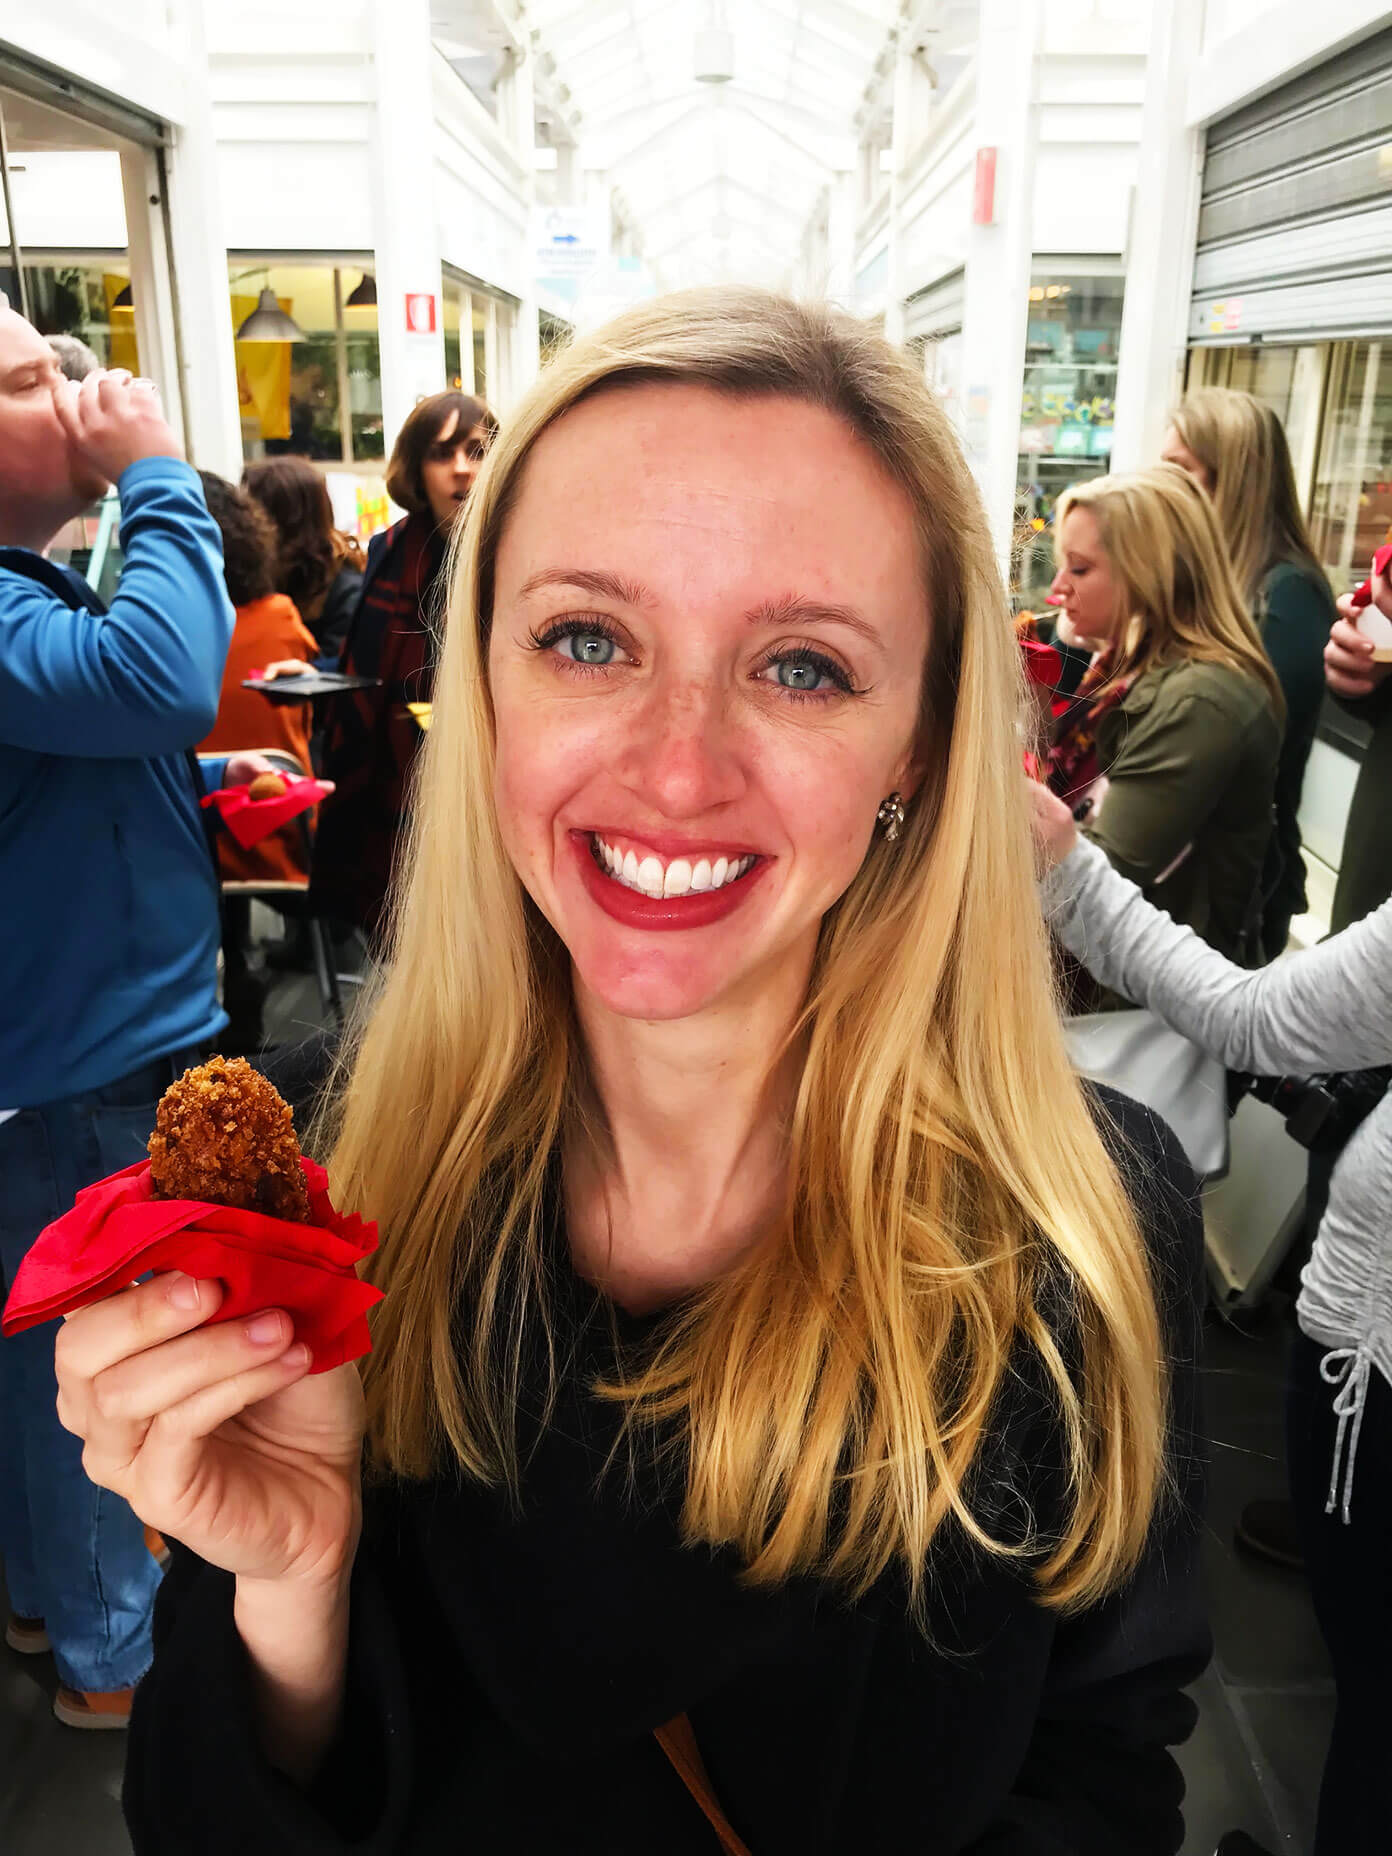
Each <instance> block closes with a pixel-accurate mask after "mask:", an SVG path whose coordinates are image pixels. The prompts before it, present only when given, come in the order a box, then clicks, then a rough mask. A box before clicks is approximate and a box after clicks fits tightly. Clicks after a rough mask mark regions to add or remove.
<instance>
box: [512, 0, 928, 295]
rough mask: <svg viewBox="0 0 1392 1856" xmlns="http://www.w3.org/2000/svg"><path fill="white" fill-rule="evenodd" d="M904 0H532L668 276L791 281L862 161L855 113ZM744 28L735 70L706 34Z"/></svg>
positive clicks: (591, 158) (595, 147)
mask: <svg viewBox="0 0 1392 1856" xmlns="http://www.w3.org/2000/svg"><path fill="white" fill-rule="evenodd" d="M898 13H899V3H898V0H733V3H732V4H730V5H729V6H728V7H725V6H721V5H718V4H716V5H714V6H712V5H708V4H700V3H698V4H697V5H695V6H693V5H691V4H690V0H528V6H527V19H528V22H529V23H530V25H531V26H533V27H534V28H535V29H536V32H537V42H538V44H539V46H540V47H542V48H543V49H544V50H545V51H546V52H549V53H550V54H551V56H552V57H553V58H554V59H555V71H556V76H557V78H558V79H559V80H560V81H561V82H562V83H564V84H565V85H566V86H567V87H568V89H569V91H570V93H571V97H572V100H573V102H574V104H575V106H576V107H577V108H578V110H579V111H580V113H581V115H580V125H579V129H580V141H581V148H582V154H583V158H584V161H585V164H586V166H592V167H598V168H603V169H604V170H606V172H607V173H608V176H609V179H610V180H611V181H612V183H613V184H614V185H615V186H617V187H619V188H620V189H621V190H622V192H623V195H624V198H625V200H626V201H627V203H628V206H629V207H630V209H631V211H632V215H633V217H634V219H635V220H636V221H637V224H638V226H639V227H640V228H641V231H642V235H643V242H644V255H645V257H646V258H647V259H648V261H649V263H650V264H651V265H652V268H653V271H654V273H655V275H656V278H657V281H658V282H659V284H660V285H662V286H664V287H668V288H673V287H676V286H678V285H680V284H683V283H693V282H701V281H710V280H713V279H718V278H723V277H738V278H742V279H745V280H747V281H750V282H757V281H762V282H770V283H773V282H777V281H778V280H779V279H780V278H781V277H782V276H783V275H784V273H785V272H786V271H787V269H788V267H789V266H790V265H791V264H792V263H793V261H794V260H795V259H796V256H797V251H798V245H799V241H800V238H801V235H802V231H803V228H804V226H805V224H806V221H807V219H808V217H809V215H810V213H811V212H812V209H813V207H814V206H815V204H816V200H817V196H818V194H819V192H820V191H821V189H822V187H823V186H824V185H825V184H826V182H827V180H828V179H829V178H830V177H831V175H832V174H833V173H834V172H836V171H837V170H838V169H846V168H849V167H851V166H852V165H853V163H854V151H855V130H854V117H855V112H856V110H857V108H858V106H859V104H860V102H861V99H862V97H863V95H864V91H865V86H866V83H867V81H868V79H869V77H870V74H871V70H872V68H873V66H874V64H875V61H876V59H877V58H878V57H879V55H880V52H881V51H882V50H883V48H884V44H885V38H886V34H887V32H888V29H889V27H890V25H891V24H892V23H893V21H894V19H895V18H896V17H897V16H898ZM710 26H720V27H723V28H725V29H727V30H728V31H729V33H730V35H731V38H732V40H733V51H734V59H733V64H734V73H733V77H732V78H731V80H730V81H729V82H727V83H706V82H701V81H699V80H698V79H697V77H696V40H697V35H698V33H699V32H701V31H702V30H703V29H705V28H708V27H710Z"/></svg>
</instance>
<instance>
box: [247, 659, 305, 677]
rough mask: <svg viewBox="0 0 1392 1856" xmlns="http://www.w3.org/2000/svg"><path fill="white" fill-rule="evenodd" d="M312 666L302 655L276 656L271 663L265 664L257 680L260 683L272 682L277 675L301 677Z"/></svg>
mask: <svg viewBox="0 0 1392 1856" xmlns="http://www.w3.org/2000/svg"><path fill="white" fill-rule="evenodd" d="M313 668H314V666H313V665H312V664H309V663H306V662H305V660H304V658H302V657H278V658H277V659H276V661H275V662H274V663H273V664H267V666H266V668H265V669H264V670H263V671H262V672H261V674H260V679H259V680H260V681H261V682H262V683H274V682H275V680H276V678H277V677H302V676H303V675H304V674H305V672H306V671H307V670H312V669H313Z"/></svg>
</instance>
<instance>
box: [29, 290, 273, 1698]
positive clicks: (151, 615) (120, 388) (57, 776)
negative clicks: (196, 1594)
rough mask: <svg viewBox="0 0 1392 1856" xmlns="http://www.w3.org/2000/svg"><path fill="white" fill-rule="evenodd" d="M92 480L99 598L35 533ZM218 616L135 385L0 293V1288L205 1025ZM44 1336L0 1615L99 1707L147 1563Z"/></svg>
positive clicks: (193, 512)
mask: <svg viewBox="0 0 1392 1856" xmlns="http://www.w3.org/2000/svg"><path fill="white" fill-rule="evenodd" d="M2 303H3V298H0V304H2ZM113 482H114V483H116V484H117V486H118V488H119V491H120V497H121V510H122V521H121V545H122V548H123V550H124V554H125V570H124V572H123V574H122V576H121V581H120V585H119V588H118V590H117V593H116V596H115V599H114V601H113V603H112V606H111V608H110V610H109V611H107V610H105V609H104V608H103V606H102V603H101V601H100V600H99V599H97V597H96V596H95V595H94V594H93V593H92V592H91V591H90V590H89V589H88V588H87V587H86V586H85V585H84V584H83V583H82V582H81V581H80V580H78V579H77V577H76V576H75V575H71V574H69V573H68V572H67V571H66V570H65V569H62V568H59V567H56V566H54V565H53V564H52V563H51V562H49V561H47V560H45V559H44V558H43V554H42V550H43V549H44V548H46V547H47V546H48V545H49V543H50V542H51V541H52V539H53V537H54V535H55V534H56V533H57V532H58V530H59V529H60V528H61V527H62V526H63V524H64V523H65V522H67V521H69V520H70V519H71V518H72V517H73V516H75V515H76V514H78V513H79V512H80V511H81V510H82V509H83V508H85V507H86V506H87V505H88V504H89V503H90V502H91V501H92V499H93V497H94V496H97V495H100V494H101V493H102V491H103V490H104V489H105V488H106V486H107V484H108V483H113ZM231 635H232V608H231V606H230V604H229V602H228V598H227V593H226V590H225V588H224V585H223V577H222V543H221V538H220V536H219V533H218V530H217V528H216V527H215V525H214V524H213V521H212V519H211V518H210V516H209V515H208V512H207V509H206V507H205V505H204V502H203V494H202V490H201V487H200V485H199V482H198V477H197V475H196V473H195V472H194V471H193V470H192V469H190V467H189V466H188V465H187V464H185V463H184V462H183V461H182V459H181V457H180V455H179V445H178V442H177V441H176V439H175V437H174V435H173V433H172V432H171V431H170V429H169V427H168V425H167V424H166V423H165V420H164V417H163V414H162V413H161V411H160V407H159V401H158V399H157V397H156V395H155V393H154V391H153V389H151V388H150V386H149V385H148V383H145V382H141V381H133V380H131V379H130V377H129V376H128V375H125V374H123V373H99V374H93V375H91V376H90V377H89V378H88V379H87V380H85V381H83V382H82V383H81V385H80V386H79V385H78V384H77V383H76V382H72V381H65V380H64V379H63V377H62V375H61V373H60V371H59V366H58V361H57V357H56V356H55V355H54V353H53V351H52V349H51V348H50V347H49V346H48V344H47V343H46V342H45V341H44V339H43V337H42V336H41V335H39V334H38V332H37V331H36V330H35V329H33V328H31V326H30V325H29V324H28V323H27V322H26V321H24V320H23V318H22V317H20V316H17V315H15V313H14V312H13V311H12V310H10V309H8V308H4V307H0V894H2V895H3V900H0V1289H4V1290H7V1289H8V1285H9V1283H10V1282H12V1281H13V1279H14V1274H15V1271H16V1270H17V1269H18V1267H19V1264H20V1261H21V1260H22V1258H23V1256H24V1253H25V1251H26V1250H27V1249H28V1247H29V1245H30V1244H31V1243H32V1242H33V1240H34V1238H35V1237H36V1236H37V1234H38V1232H39V1231H40V1230H41V1229H42V1228H43V1226H44V1225H46V1224H48V1223H49V1222H50V1221H51V1220H52V1219H53V1218H55V1217H57V1216H58V1215H59V1214H60V1213H62V1212H64V1211H66V1210H67V1209H68V1207H69V1206H70V1205H71V1204H72V1202H73V1198H74V1195H75V1194H76V1193H77V1192H78V1191H79V1189H80V1188H81V1187H83V1186H86V1185H89V1184H90V1183H91V1182H92V1181H93V1180H94V1179H98V1178H101V1177H102V1176H103V1175H105V1174H107V1173H112V1172H115V1171H116V1170H117V1169H118V1168H121V1167H125V1166H129V1165H130V1164H131V1163H132V1162H134V1161H136V1160H139V1159H141V1158H142V1157H143V1154H144V1148H145V1141H146V1138H147V1136H148V1134H149V1131H150V1128H151V1125H152V1118H153V1113H154V1104H155V1102H156V1100H157V1099H158V1097H159V1096H160V1094H161V1093H162V1092H163V1090H164V1088H165V1086H166V1085H167V1084H168V1083H169V1082H170V1081H171V1079H172V1078H173V1077H175V1076H178V1075H180V1074H181V1073H182V1071H183V1070H184V1069H185V1068H186V1067H187V1066H188V1065H189V1064H190V1063H194V1062H198V1061H201V1059H202V1058H203V1057H204V1056H205V1055H206V1054H207V1051H208V1049H209V1047H210V1045H211V1043H212V1040H213V1038H214V1037H215V1036H216V1034H217V1032H218V1031H219V1030H220V1029H221V1028H222V1026H223V1024H224V1023H225V1022H226V1020H225V1018H224V1015H223V1013H222V1011H221V1009H220V1007H219V1005H218V1000H217V985H216V979H217V975H216V962H217V948H218V895H217V879H216V875H215V872H214V869H213V865H212V861H211V858H210V855H209V849H208V843H207V839H206V837H205V835H204V830H203V822H202V819H203V815H202V814H201V813H200V810H199V803H198V802H199V800H200V798H201V797H202V784H201V777H200V775H199V772H198V766H197V762H196V761H195V760H194V759H193V757H192V755H191V754H190V752H189V750H190V749H191V747H192V745H193V744H194V743H195V742H197V741H200V740H202V738H203V737H204V736H205V735H206V734H207V733H208V731H209V730H210V729H211V727H212V724H213V718H214V716H215V714H216V712H217V704H218V694H219V690H220V687H221V680H222V671H223V664H224V660H225V658H226V655H227V646H228V642H229V640H230V638H231ZM241 758H242V759H243V760H246V759H247V757H241ZM250 771H251V769H250V767H249V766H247V765H240V764H239V765H233V764H228V765H227V766H226V767H225V768H224V769H221V770H220V772H221V777H223V778H225V779H228V780H238V779H245V778H246V777H248V773H249V772H250ZM53 1335H54V1330H53V1328H52V1327H51V1326H45V1327H41V1328H37V1329H33V1330H31V1331H30V1332H28V1333H25V1334H21V1335H18V1336H16V1337H15V1338H14V1339H13V1340H0V1556H3V1560H4V1571H5V1582H6V1585H7V1587H8V1590H9V1597H10V1603H11V1606H12V1610H13V1613H14V1615H12V1616H11V1618H10V1622H9V1627H8V1629H7V1631H6V1637H7V1640H8V1641H9V1643H10V1644H11V1646H12V1647H13V1648H15V1649H19V1650H26V1651H32V1652H35V1653H39V1652H42V1651H44V1650H46V1649H48V1648H49V1647H50V1645H51V1647H52V1650H53V1654H54V1657H55V1660H56V1663H57V1668H58V1676H59V1681H60V1683H61V1685H62V1686H61V1687H60V1689H59V1691H58V1697H57V1700H56V1701H55V1704H54V1711H55V1713H57V1715H58V1717H59V1719H60V1720H64V1721H67V1722H68V1723H69V1724H70V1725H74V1726H115V1727H120V1726H124V1725H125V1722H126V1717H127V1714H128V1712H129V1704H130V1691H131V1689H132V1687H133V1685H134V1684H135V1683H136V1682H137V1681H138V1680H139V1678H140V1676H141V1675H142V1674H143V1673H144V1671H145V1668H146V1667H147V1665H148V1663H149V1661H150V1654H151V1650H150V1611H151V1605H152V1602H153V1598H154V1593H155V1588H156V1586H157V1584H158V1580H159V1570H158V1567H157V1566H156V1565H155V1562H154V1560H153V1559H152V1558H151V1557H150V1554H149V1552H148V1551H147V1549H146V1546H145V1543H144V1536H143V1530H142V1528H141V1526H140V1523H139V1522H138V1521H137V1520H136V1518H135V1516H134V1515H133V1514H132V1513H131V1511H130V1510H129V1509H128V1508H127V1507H126V1506H125V1505H124V1504H123V1503H120V1502H116V1501H113V1499H112V1498H111V1496H110V1495H108V1494H105V1493H103V1492H101V1491H99V1490H97V1489H96V1488H94V1487H93V1486H92V1485H91V1484H90V1483H89V1482H88V1481H87V1479H86V1477H85V1476H84V1475H83V1472H82V1457H81V1445H80V1443H79V1441H78V1440H77V1438H75V1437H72V1436H70V1435H69V1434H68V1433H67V1432H66V1431H65V1430H63V1429H62V1427H61V1426H60V1424H59V1422H58V1418H57V1414H56V1412H55V1409H54V1399H55V1381H54V1373H53Z"/></svg>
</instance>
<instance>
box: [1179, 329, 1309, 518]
mask: <svg viewBox="0 0 1392 1856" xmlns="http://www.w3.org/2000/svg"><path fill="white" fill-rule="evenodd" d="M1329 352H1330V344H1328V343H1318V344H1316V343H1307V344H1305V345H1304V346H1302V347H1298V348H1286V347H1279V346H1276V345H1273V344H1271V343H1265V342H1244V343H1243V344H1241V345H1240V346H1236V345H1235V346H1231V347H1226V348H1196V349H1193V350H1192V351H1191V353H1190V357H1189V374H1188V379H1187V382H1186V385H1187V386H1189V387H1235V388H1237V389H1238V390H1240V391H1241V392H1243V393H1250V394H1251V395H1252V397H1253V399H1258V400H1260V401H1261V402H1262V404H1263V405H1264V406H1269V407H1270V408H1271V410H1272V412H1274V413H1275V415H1276V417H1277V418H1278V419H1279V420H1280V421H1281V424H1282V425H1283V426H1284V427H1285V430H1286V442H1287V444H1288V445H1289V446H1290V454H1291V466H1292V468H1293V470H1294V472H1295V481H1296V486H1297V488H1298V489H1299V491H1300V498H1301V501H1302V503H1305V504H1308V502H1309V498H1310V492H1311V488H1312V483H1313V476H1314V469H1315V459H1316V455H1317V452H1318V447H1319V436H1320V409H1321V405H1322V403H1323V398H1324V370H1325V366H1326V362H1327V359H1328V355H1329Z"/></svg>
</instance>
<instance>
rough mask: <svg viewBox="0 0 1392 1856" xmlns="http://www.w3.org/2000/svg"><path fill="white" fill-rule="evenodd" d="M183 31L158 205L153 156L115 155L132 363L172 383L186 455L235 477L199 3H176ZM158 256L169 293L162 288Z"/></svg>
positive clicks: (236, 424) (236, 440)
mask: <svg viewBox="0 0 1392 1856" xmlns="http://www.w3.org/2000/svg"><path fill="white" fill-rule="evenodd" d="M185 29H186V31H187V34H188V40H187V66H186V76H185V84H186V89H185V93H184V94H185V98H186V102H187V110H186V113H185V117H184V120H183V121H182V122H181V123H178V124H176V125H174V126H173V128H172V129H171V133H170V146H169V148H168V150H167V152H166V154H165V157H164V172H165V183H166V190H167V194H168V199H167V202H166V201H165V200H164V199H162V198H161V197H160V186H159V168H160V164H159V162H158V161H157V160H156V159H155V158H154V156H153V155H151V154H147V152H146V151H145V150H143V149H138V150H133V151H132V152H131V153H130V154H129V155H123V156H122V161H121V182H122V187H123V189H124V192H125V200H126V226H127V232H126V236H127V238H128V239H129V241H130V252H131V298H132V300H133V302H134V304H135V315H136V331H137V339H138V341H139V344H140V354H141V364H142V366H145V367H147V368H148V370H149V372H150V375H151V378H152V379H156V380H158V381H159V383H160V385H161V386H162V387H163V388H164V389H165V390H166V392H167V393H168V391H169V388H170V383H171V382H176V383H177V388H176V391H175V392H174V393H173V395H172V396H171V397H170V398H168V399H167V400H166V405H167V408H168V410H169V411H170V413H171V414H174V412H175V406H176V404H177V408H178V414H179V416H181V418H182V423H183V435H184V443H185V446H186V448H187V451H188V456H189V460H190V462H191V463H194V464H197V465H199V466H200V467H201V468H202V469H204V470H213V471H217V472H218V473H219V474H220V475H222V476H224V477H230V478H231V479H232V480H233V481H234V482H235V481H236V479H237V478H238V477H240V476H241V473H242V422H241V409H240V406H239V404H238V398H237V357H236V351H235V349H234V348H233V345H232V299H231V293H230V291H229V289H228V284H227V240H226V238H225V237H224V235H223V231H222V214H221V209H220V205H219V200H220V193H219V181H218V170H217V144H216V141H215V139H214V135H213V106H212V98H211V94H210V90H209V84H208V54H207V50H206V47H205V44H204V37H203V13H202V9H201V8H200V7H196V6H191V7H188V8H187V9H185ZM166 214H167V217H166ZM166 225H167V227H168V238H167V246H168V249H167V252H166V250H165V249H164V248H165V245H166V236H165V227H166ZM166 260H167V263H168V265H169V267H170V269H171V270H172V272H173V278H174V289H175V291H176V292H177V296H176V297H171V296H170V295H169V293H168V272H167V271H166V270H165V263H166ZM176 310H177V315H176ZM147 357H148V358H147ZM156 369H158V370H159V371H158V372H156V371H155V370H156ZM178 429H179V428H178V426H177V425H176V427H175V430H176V431H177V430H178Z"/></svg>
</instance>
